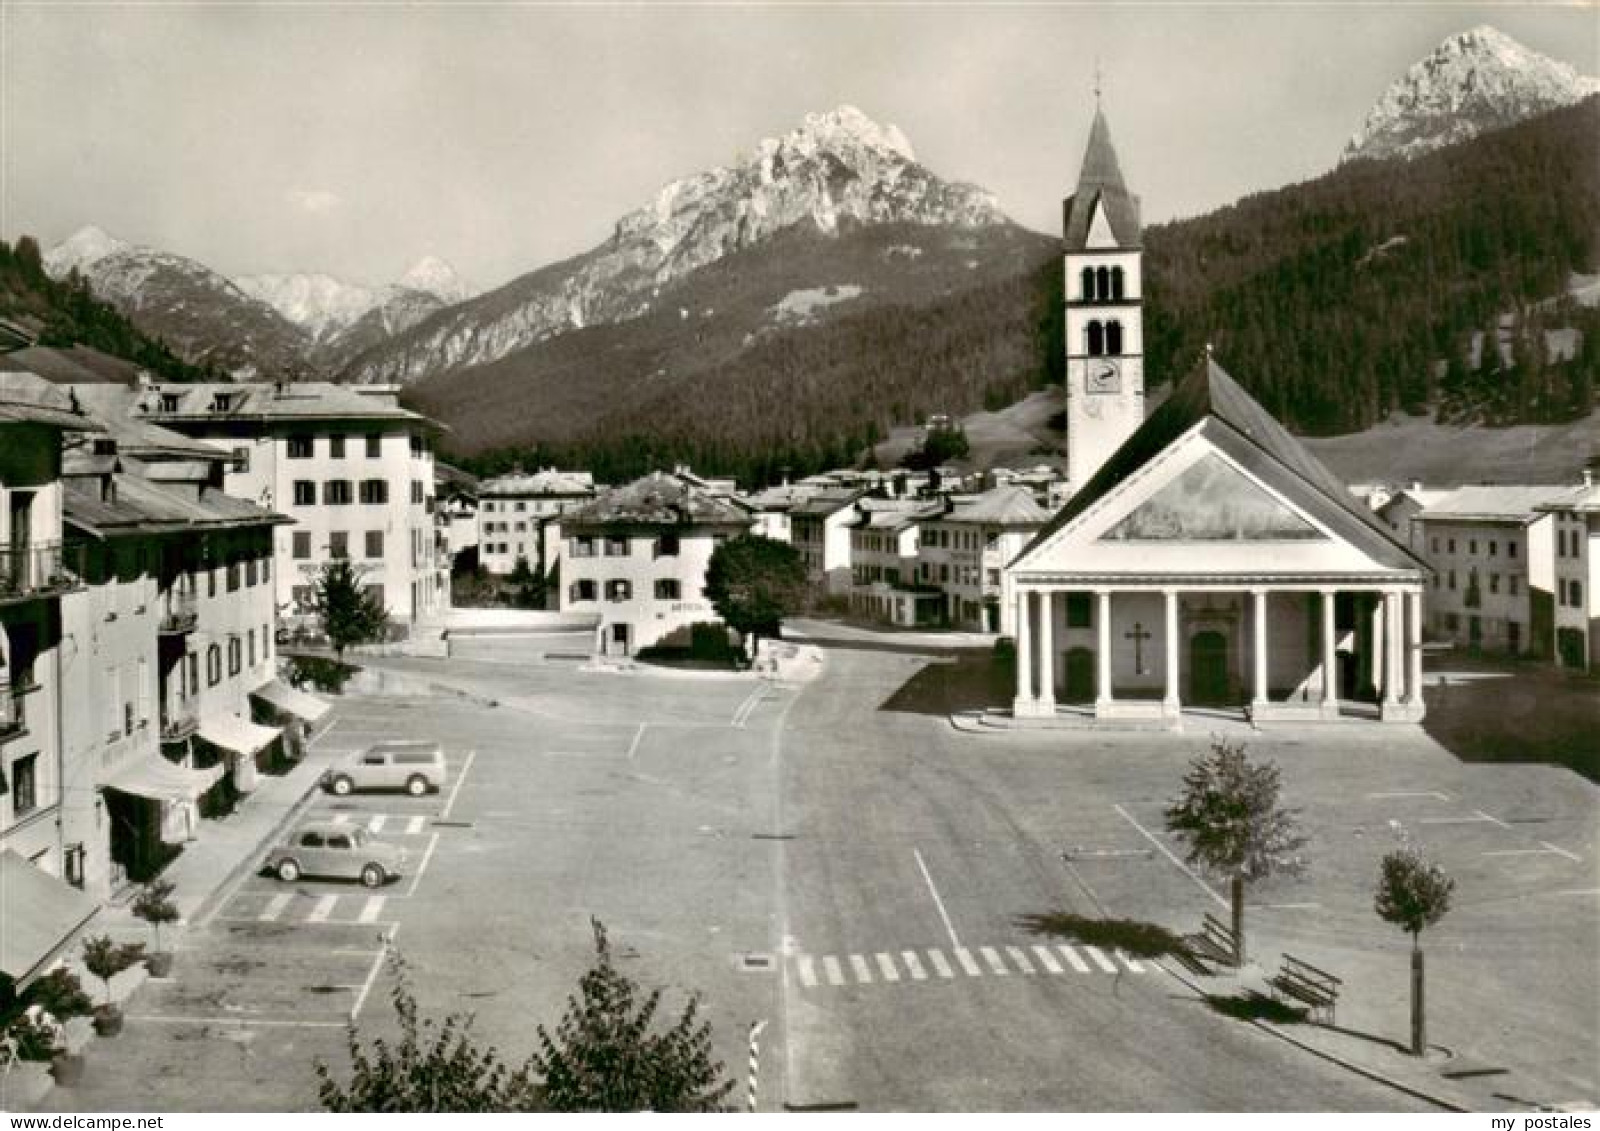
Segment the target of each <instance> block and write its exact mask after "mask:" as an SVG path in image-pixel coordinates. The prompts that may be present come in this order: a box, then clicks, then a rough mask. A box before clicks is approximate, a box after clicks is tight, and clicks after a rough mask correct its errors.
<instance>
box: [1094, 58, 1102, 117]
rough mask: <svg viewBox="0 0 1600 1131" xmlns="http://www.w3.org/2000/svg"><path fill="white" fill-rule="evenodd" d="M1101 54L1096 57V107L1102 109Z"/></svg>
mask: <svg viewBox="0 0 1600 1131" xmlns="http://www.w3.org/2000/svg"><path fill="white" fill-rule="evenodd" d="M1100 77H1101V76H1100V56H1098V55H1096V56H1095V57H1094V108H1095V109H1096V110H1098V109H1100V85H1101V83H1100Z"/></svg>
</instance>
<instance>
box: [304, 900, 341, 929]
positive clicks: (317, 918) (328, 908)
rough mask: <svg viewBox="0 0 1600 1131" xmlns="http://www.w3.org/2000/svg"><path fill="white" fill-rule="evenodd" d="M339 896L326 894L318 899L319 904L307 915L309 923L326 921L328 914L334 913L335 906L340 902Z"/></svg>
mask: <svg viewBox="0 0 1600 1131" xmlns="http://www.w3.org/2000/svg"><path fill="white" fill-rule="evenodd" d="M338 902H339V897H338V896H336V895H325V896H323V897H322V898H321V899H319V900H317V905H316V906H315V907H313V908H312V909H311V914H309V915H307V916H306V922H308V923H326V922H327V921H328V916H329V915H332V914H333V909H334V907H335V906H336V905H337V904H338Z"/></svg>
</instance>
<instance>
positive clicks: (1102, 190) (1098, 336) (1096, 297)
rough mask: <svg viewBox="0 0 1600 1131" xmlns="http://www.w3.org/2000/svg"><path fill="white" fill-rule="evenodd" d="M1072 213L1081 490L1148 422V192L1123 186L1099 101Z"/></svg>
mask: <svg viewBox="0 0 1600 1131" xmlns="http://www.w3.org/2000/svg"><path fill="white" fill-rule="evenodd" d="M1064 213H1065V216H1064V225H1063V228H1064V231H1063V258H1064V262H1063V270H1064V271H1065V273H1066V279H1065V284H1066V285H1065V288H1064V293H1065V295H1066V311H1065V336H1066V349H1067V471H1068V477H1069V479H1070V484H1071V487H1072V490H1073V491H1074V492H1076V491H1079V490H1082V489H1083V485H1084V484H1085V483H1087V482H1088V481H1089V480H1090V479H1091V478H1093V476H1094V473H1095V472H1096V471H1098V470H1099V469H1100V467H1101V465H1102V464H1104V463H1105V461H1106V460H1107V459H1108V458H1109V457H1110V456H1111V453H1112V452H1114V451H1116V450H1117V448H1119V447H1121V446H1122V443H1123V441H1125V440H1126V439H1127V438H1128V437H1129V436H1131V435H1132V434H1133V431H1134V429H1136V428H1138V427H1139V425H1140V424H1142V423H1144V326H1143V318H1142V306H1141V304H1142V301H1143V289H1142V288H1143V279H1142V277H1141V270H1140V268H1141V260H1142V254H1141V231H1140V225H1139V198H1138V197H1136V196H1134V195H1133V194H1131V193H1130V192H1128V188H1127V185H1126V184H1124V183H1123V180H1122V170H1121V168H1120V166H1119V165H1118V164H1117V154H1116V150H1114V149H1113V148H1112V146H1111V130H1110V128H1109V127H1108V126H1107V125H1106V119H1105V114H1104V113H1103V112H1102V111H1101V109H1100V108H1099V106H1098V105H1097V106H1096V107H1095V112H1094V124H1093V126H1092V127H1091V128H1090V130H1089V145H1088V149H1087V150H1086V151H1085V153H1084V156H1083V168H1082V170H1081V172H1080V173H1079V175H1078V188H1077V191H1076V192H1074V193H1073V195H1072V196H1070V197H1068V198H1067V201H1066V204H1065V208H1064Z"/></svg>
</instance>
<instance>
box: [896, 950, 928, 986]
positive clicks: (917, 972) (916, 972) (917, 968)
mask: <svg viewBox="0 0 1600 1131" xmlns="http://www.w3.org/2000/svg"><path fill="white" fill-rule="evenodd" d="M900 961H902V962H904V963H905V964H906V969H907V970H909V971H911V980H912V981H913V982H925V981H927V980H928V972H927V971H926V970H924V969H923V968H922V960H921V959H919V958H918V957H917V952H916V951H914V950H902V951H901V952H900Z"/></svg>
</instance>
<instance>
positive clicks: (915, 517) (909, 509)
mask: <svg viewBox="0 0 1600 1131" xmlns="http://www.w3.org/2000/svg"><path fill="white" fill-rule="evenodd" d="M859 506H860V510H861V517H860V518H858V519H857V520H856V521H855V522H854V523H852V525H853V526H855V527H856V528H857V529H859V530H890V531H893V530H904V529H905V528H906V527H908V526H914V525H916V524H917V523H919V522H924V521H926V520H928V519H930V518H938V517H939V515H941V514H942V513H944V503H943V502H942V501H935V502H931V503H930V502H928V501H927V500H925V499H918V500H906V499H873V498H865V499H862V500H861V501H860V504H859Z"/></svg>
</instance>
